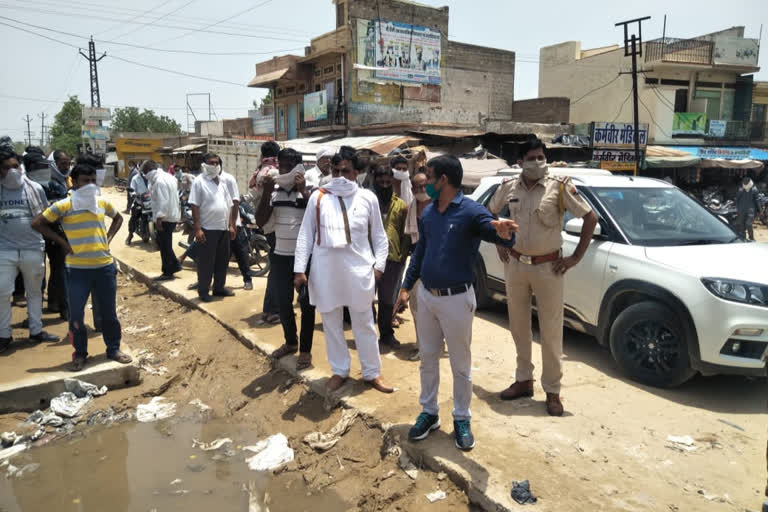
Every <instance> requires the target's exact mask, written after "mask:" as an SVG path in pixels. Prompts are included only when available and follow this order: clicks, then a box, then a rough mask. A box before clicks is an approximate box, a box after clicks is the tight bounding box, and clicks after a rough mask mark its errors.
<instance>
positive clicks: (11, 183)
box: [3, 167, 24, 190]
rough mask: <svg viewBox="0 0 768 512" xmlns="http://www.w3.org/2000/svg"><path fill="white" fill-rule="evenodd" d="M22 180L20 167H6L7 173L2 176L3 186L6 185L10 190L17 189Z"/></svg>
mask: <svg viewBox="0 0 768 512" xmlns="http://www.w3.org/2000/svg"><path fill="white" fill-rule="evenodd" d="M23 181H24V175H23V174H21V169H19V168H18V167H13V168H11V169H8V174H6V175H5V178H3V186H4V187H8V188H10V189H11V190H18V189H20V188H21V184H22V182H23Z"/></svg>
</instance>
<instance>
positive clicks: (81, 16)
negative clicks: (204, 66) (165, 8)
mask: <svg viewBox="0 0 768 512" xmlns="http://www.w3.org/2000/svg"><path fill="white" fill-rule="evenodd" d="M0 8H5V9H17V10H18V9H23V10H24V11H35V12H42V13H44V14H54V15H57V16H66V17H72V18H78V19H81V20H82V19H93V20H99V21H112V20H113V19H114V17H106V16H93V15H87V14H82V13H72V12H65V11H43V10H35V9H29V8H25V7H13V6H10V7H8V6H2V5H0ZM14 21H15V20H14ZM132 23H133V24H134V25H142V26H148V27H156V26H159V27H161V28H163V29H165V30H168V29H170V30H187V31H191V32H203V33H206V34H216V35H225V36H233V37H247V38H250V39H270V40H275V41H290V42H302V43H303V42H304V41H305V40H304V39H289V38H284V37H271V36H265V35H258V36H257V35H254V34H241V33H237V32H224V31H218V30H209V29H207V28H197V27H188V26H187V27H182V26H178V25H158V24H157V23H155V22H154V21H152V22H141V21H133V22H132Z"/></svg>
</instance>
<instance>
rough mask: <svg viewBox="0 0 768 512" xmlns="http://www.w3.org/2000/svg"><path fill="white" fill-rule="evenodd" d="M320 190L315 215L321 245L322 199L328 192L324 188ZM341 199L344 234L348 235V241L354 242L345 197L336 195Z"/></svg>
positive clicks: (318, 242)
mask: <svg viewBox="0 0 768 512" xmlns="http://www.w3.org/2000/svg"><path fill="white" fill-rule="evenodd" d="M318 190H319V191H320V192H319V193H318V195H317V204H316V206H315V216H316V217H317V245H318V246H320V241H321V238H320V233H321V231H322V229H320V200H321V199H322V198H323V196H324V195H325V194H327V193H328V191H327V190H325V189H324V188H320V189H318ZM336 197H337V198H338V200H339V205H341V214H342V216H343V217H344V234H345V235H347V243H348V244H351V243H352V233H351V231H350V230H349V217H348V216H347V205H346V204H344V199H342V197H341V196H336Z"/></svg>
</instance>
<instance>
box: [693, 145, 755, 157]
mask: <svg viewBox="0 0 768 512" xmlns="http://www.w3.org/2000/svg"><path fill="white" fill-rule="evenodd" d="M751 153H752V151H751V150H750V148H709V147H707V148H698V149H697V150H696V156H698V157H699V158H710V159H713V158H719V159H722V160H747V159H749V157H750V155H751Z"/></svg>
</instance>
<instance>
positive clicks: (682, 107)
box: [675, 89, 688, 112]
mask: <svg viewBox="0 0 768 512" xmlns="http://www.w3.org/2000/svg"><path fill="white" fill-rule="evenodd" d="M675 112H688V89H677V90H676V91H675Z"/></svg>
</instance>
